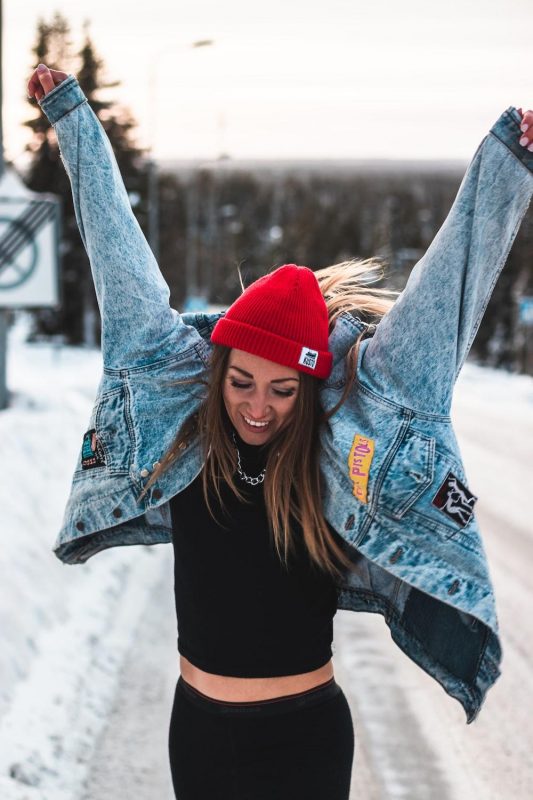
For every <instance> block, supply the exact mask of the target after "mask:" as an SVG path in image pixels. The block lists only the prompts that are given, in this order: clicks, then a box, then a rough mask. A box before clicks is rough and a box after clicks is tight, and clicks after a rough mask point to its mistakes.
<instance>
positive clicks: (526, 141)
mask: <svg viewBox="0 0 533 800" xmlns="http://www.w3.org/2000/svg"><path fill="white" fill-rule="evenodd" d="M519 111H520V112H521V113H522V109H519ZM520 131H521V134H520V144H521V145H522V146H523V147H527V148H528V149H529V148H530V147H531V148H533V111H532V110H531V109H528V111H526V112H525V113H524V114H522V122H521V124H520Z"/></svg>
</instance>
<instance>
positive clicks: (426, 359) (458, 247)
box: [360, 106, 533, 416]
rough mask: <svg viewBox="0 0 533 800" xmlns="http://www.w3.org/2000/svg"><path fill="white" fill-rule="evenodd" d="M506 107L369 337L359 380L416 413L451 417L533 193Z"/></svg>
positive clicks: (516, 124)
mask: <svg viewBox="0 0 533 800" xmlns="http://www.w3.org/2000/svg"><path fill="white" fill-rule="evenodd" d="M520 122H521V116H520V114H519V112H518V111H517V110H516V109H515V108H514V107H513V106H510V107H509V108H508V109H507V110H506V111H504V112H503V113H502V114H501V116H500V117H499V118H498V120H497V121H496V122H495V124H494V125H493V126H492V128H491V129H490V131H489V133H488V134H487V135H486V136H485V137H484V139H483V140H482V142H481V144H480V145H479V146H478V149H477V150H476V152H475V154H474V156H473V158H472V160H471V162H470V164H469V166H468V169H467V171H466V173H465V175H464V177H463V180H462V182H461V184H460V187H459V190H458V193H457V195H456V197H455V200H454V202H453V205H452V208H451V210H450V212H449V214H448V216H447V218H446V220H445V221H444V223H443V225H442V226H441V228H440V230H439V231H438V232H437V234H436V236H435V239H434V240H433V242H432V243H431V245H430V247H429V249H428V250H427V252H426V253H425V254H424V256H423V257H422V258H421V259H420V261H418V263H417V264H416V265H415V267H414V268H413V270H412V271H411V274H410V276H409V280H408V282H407V285H406V287H405V289H404V290H403V292H402V293H401V294H400V296H399V297H398V299H397V300H396V302H395V304H394V306H393V307H392V309H391V310H390V311H389V313H388V314H386V315H385V316H384V317H383V318H382V320H381V321H380V322H379V324H378V326H377V329H376V331H375V334H374V336H373V337H372V338H371V339H368V340H366V341H365V342H363V348H364V349H363V351H362V353H361V365H362V369H361V374H360V377H361V380H362V382H363V383H367V384H368V385H369V386H370V387H371V388H373V389H374V391H375V392H376V393H377V394H379V395H382V396H384V397H387V398H388V399H390V400H393V401H396V402H398V403H400V404H401V405H404V406H407V407H409V408H411V409H413V410H414V411H421V412H429V413H434V414H442V415H443V416H446V415H448V414H449V411H450V407H451V401H452V394H453V387H454V384H455V381H456V379H457V376H458V374H459V371H460V369H461V367H462V365H463V362H464V360H465V358H466V356H467V354H468V352H469V350H470V347H471V345H472V342H473V339H474V337H475V335H476V332H477V330H478V327H479V324H480V322H481V319H482V316H483V314H484V312H485V309H486V306H487V303H488V301H489V298H490V296H491V294H492V291H493V289H494V285H495V283H496V280H497V279H498V276H499V274H500V272H501V270H502V268H503V266H504V264H505V262H506V259H507V256H508V254H509V250H510V248H511V245H512V243H513V241H514V239H515V237H516V234H517V232H518V229H519V227H520V223H521V221H522V218H523V217H524V215H525V213H526V211H527V209H528V206H529V203H530V200H531V194H532V192H533V175H532V170H533V153H530V152H529V151H528V150H527V148H525V147H522V146H521V145H520V144H519V139H520V137H521V136H522V133H521V131H520Z"/></svg>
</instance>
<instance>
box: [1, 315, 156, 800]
mask: <svg viewBox="0 0 533 800" xmlns="http://www.w3.org/2000/svg"><path fill="white" fill-rule="evenodd" d="M26 330H27V319H26V318H25V317H24V315H20V317H19V318H18V319H17V321H16V323H15V325H14V326H13V327H12V328H11V329H10V332H9V350H8V373H7V381H8V387H9V389H10V391H11V392H12V393H13V394H12V396H11V400H10V407H9V408H7V409H5V410H4V411H2V412H0V459H1V463H2V466H3V468H4V480H3V481H2V485H1V488H0V508H1V528H0V585H1V586H2V592H1V595H0V632H1V634H0V635H1V650H0V796H1V797H2V799H3V800H37V799H38V800H72V798H75V797H77V796H78V795H79V790H80V786H81V785H82V783H83V780H84V777H85V771H86V768H87V764H88V762H89V761H90V756H91V751H92V748H93V746H94V742H95V740H96V739H97V738H98V735H99V733H100V731H101V729H102V728H103V726H104V725H105V722H106V719H107V716H108V709H109V706H110V704H111V701H112V698H113V695H114V693H115V690H116V679H117V675H118V673H119V670H120V667H121V664H122V660H123V658H124V656H125V655H126V654H127V652H128V650H129V649H130V648H131V645H132V642H131V637H132V636H133V632H134V630H135V626H136V623H137V620H138V618H139V616H140V614H141V613H142V610H143V608H144V607H145V605H146V603H147V601H148V598H149V595H150V593H151V592H152V590H153V587H154V586H156V584H157V581H158V578H159V576H160V573H161V569H162V564H163V560H162V556H164V554H163V553H161V552H156V551H157V550H159V549H160V548H155V547H154V548H144V547H142V548H141V547H135V548H115V549H114V550H110V551H105V552H103V553H100V554H98V560H97V562H96V560H95V563H94V564H93V563H90V562H88V563H87V564H84V565H78V566H75V567H72V566H70V565H65V564H62V563H61V562H60V561H59V560H58V559H57V558H56V556H55V555H54V553H53V552H52V549H51V548H52V545H53V542H54V540H55V536H56V534H57V531H58V530H59V527H60V523H61V518H62V514H63V508H64V504H65V502H66V499H67V495H68V490H69V487H70V480H71V476H72V472H73V468H74V464H75V461H76V458H77V456H78V453H79V448H80V444H81V436H82V434H83V425H84V423H85V422H86V420H88V418H89V414H90V412H91V408H92V403H93V399H94V396H95V393H96V388H97V384H98V380H99V377H100V372H101V356H100V352H99V351H96V350H86V349H84V348H73V347H68V348H67V347H65V348H62V349H61V350H58V349H57V348H56V347H55V346H54V345H49V344H32V345H29V344H26V343H25V341H24V339H25V335H26Z"/></svg>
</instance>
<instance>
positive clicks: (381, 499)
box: [28, 67, 533, 800]
mask: <svg viewBox="0 0 533 800" xmlns="http://www.w3.org/2000/svg"><path fill="white" fill-rule="evenodd" d="M28 89H29V93H30V95H31V96H35V97H36V98H37V100H38V101H39V103H40V104H41V106H42V108H43V110H44V111H45V112H46V114H47V116H48V117H49V119H50V121H51V123H52V124H53V125H54V128H55V130H56V133H57V136H58V140H59V143H60V147H61V151H62V158H63V161H64V164H65V168H66V169H67V172H68V174H69V177H70V179H71V182H72V186H73V197H74V204H75V210H76V215H77V219H78V224H79V227H80V234H81V235H82V238H83V241H84V244H85V246H86V248H87V252H88V254H89V257H90V261H91V267H92V270H93V276H94V279H95V287H96V291H97V295H98V299H99V303H100V309H101V313H102V323H103V334H102V352H103V359H104V375H103V378H102V383H101V386H100V388H99V394H98V398H97V402H96V404H95V408H94V410H93V414H92V415H91V421H90V423H89V430H88V431H87V433H86V434H85V436H84V439H83V445H82V449H81V452H80V459H79V462H78V465H77V469H76V471H75V473H74V478H73V488H72V492H71V498H69V503H68V504H67V510H66V513H65V520H64V526H63V528H62V531H61V533H60V535H59V537H58V541H57V543H56V547H55V548H54V549H55V552H56V554H57V555H58V557H60V558H61V559H62V560H64V561H65V562H66V563H83V561H85V560H87V558H89V557H91V556H92V555H93V554H94V553H96V552H98V551H99V550H101V549H103V548H105V547H110V546H116V545H118V544H132V543H137V542H144V543H155V542H157V541H172V542H173V545H174V549H175V554H176V558H175V570H176V581H175V592H176V609H177V615H178V631H179V639H178V649H179V651H180V671H181V675H180V677H179V679H178V683H177V687H176V694H175V698H174V706H173V709H172V715H171V723H170V732H169V754H170V762H171V769H172V777H173V781H174V787H175V791H176V794H177V796H179V797H180V798H182V800H183V798H185V800H186V798H188V797H191V798H192V797H211V796H213V797H220V798H222V797H233V798H238V797H247V798H262V797H265V798H266V797H280V798H282V797H289V796H291V797H294V796H296V797H299V796H301V797H306V798H313V797H316V798H324V797H327V798H332V799H333V800H334V799H335V798H347V797H348V795H349V784H350V773H351V766H352V759H353V747H354V737H353V726H352V721H351V717H350V713H349V708H348V706H347V702H346V698H345V696H344V694H343V692H342V690H341V688H340V687H339V686H338V685H337V684H336V682H335V679H334V676H333V668H332V662H331V649H330V645H331V633H332V628H331V622H332V617H333V615H334V613H335V610H336V608H337V607H342V608H351V609H353V610H367V611H377V612H379V613H382V614H383V615H384V617H385V618H386V622H387V624H388V625H389V627H390V628H391V633H392V635H393V638H394V640H395V641H396V642H397V643H398V644H399V645H400V646H401V647H402V649H403V650H404V651H405V652H406V653H407V654H408V655H410V657H411V658H413V660H415V661H416V662H417V663H419V664H420V665H421V666H422V667H423V668H424V669H425V670H426V671H428V672H429V673H430V674H432V675H433V676H434V677H435V678H436V679H437V680H439V682H440V683H441V684H442V685H443V686H444V687H445V688H446V690H447V691H448V692H449V693H450V694H451V695H452V696H454V697H456V698H457V699H459V700H460V702H461V703H462V704H463V706H464V708H465V710H466V712H467V721H468V722H471V721H472V720H473V719H475V717H476V715H477V713H478V712H479V708H480V707H481V704H482V702H483V698H484V696H485V694H486V691H487V689H488V688H489V686H491V685H492V684H493V683H494V681H495V680H496V678H497V677H498V675H499V669H498V664H499V661H500V658H501V648H500V643H499V639H498V629H497V620H496V615H495V610H494V606H493V602H492V591H491V584H490V579H489V576H488V571H487V568H486V563H485V559H484V553H483V549H482V545H481V542H480V539H479V536H478V532H477V529H476V521H475V516H474V514H473V505H474V502H475V500H476V498H475V495H473V494H472V492H471V491H470V490H469V487H468V482H467V479H466V475H465V473H464V469H463V466H462V462H461V458H460V454H459V452H458V447H457V443H456V441H455V437H454V435H453V431H452V429H451V425H450V419H449V407H450V402H451V394H452V388H453V383H454V381H455V379H456V377H457V374H458V372H459V370H460V368H461V365H462V363H463V362H464V359H465V357H466V355H467V352H468V349H469V347H470V345H471V342H472V339H473V336H474V335H475V332H476V330H477V326H478V325H479V321H480V318H481V316H482V313H483V311H484V308H485V306H486V302H487V300H488V297H489V296H490V291H491V290H492V287H493V285H494V282H495V280H496V277H497V275H498V274H499V271H500V270H501V268H502V267H503V263H504V261H505V257H506V255H507V253H508V250H509V247H510V246H511V244H512V241H513V239H514V237H515V235H516V232H517V230H518V226H519V223H520V221H521V219H522V217H523V215H524V213H525V211H526V209H527V207H528V204H529V201H530V198H531V193H532V191H533V188H532V183H533V179H532V175H531V170H532V168H533V157H532V156H529V154H528V151H525V149H524V143H522V144H520V143H519V135H520V127H519V126H520V123H522V125H527V124H528V123H529V124H531V123H533V112H527V113H526V114H525V115H522V113H521V111H520V112H519V113H518V112H517V111H516V109H513V108H510V109H508V110H507V111H506V112H504V114H502V116H501V117H500V119H499V120H498V121H497V123H496V124H495V126H493V128H492V129H491V131H490V135H489V136H487V137H486V138H485V139H484V141H483V142H482V145H480V147H479V148H478V151H476V154H475V156H474V159H473V161H472V164H471V165H470V167H469V170H468V171H467V174H466V175H465V178H464V179H463V183H462V184H461V187H460V191H459V193H458V197H457V199H456V201H455V203H454V207H453V209H452V212H451V213H450V216H449V218H448V220H447V221H446V223H445V224H444V225H443V226H442V228H441V230H440V231H439V233H438V235H437V237H436V239H435V241H434V243H433V244H432V246H431V247H430V249H429V250H428V253H427V254H426V257H425V258H424V259H422V261H421V262H419V264H418V265H417V267H415V269H414V270H413V273H412V275H411V277H410V279H409V282H408V285H407V287H406V289H405V290H404V292H403V293H402V296H401V298H400V299H399V300H398V301H397V302H396V303H394V305H392V303H391V301H390V300H386V299H385V298H384V297H383V295H382V294H381V296H380V292H379V290H370V289H369V288H368V287H367V286H365V283H366V280H365V276H366V278H367V277H368V274H367V273H368V270H370V269H372V268H373V267H374V266H375V264H374V263H373V262H372V261H369V262H368V263H366V264H365V263H360V264H355V265H354V266H350V265H349V264H343V265H337V266H336V267H333V268H329V269H326V270H322V271H318V272H317V273H313V272H312V271H311V270H309V269H308V268H306V267H298V266H296V265H294V264H286V265H284V266H283V267H280V268H278V269H277V270H275V271H274V272H272V273H271V274H269V275H266V276H264V277H263V278H261V279H259V280H258V281H256V282H255V283H254V284H252V285H251V286H250V287H248V289H247V290H245V291H244V292H243V294H242V295H241V297H240V298H238V300H237V301H235V303H234V304H233V305H232V306H231V308H230V309H229V310H228V311H227V312H226V313H225V314H222V315H219V317H218V319H217V321H216V324H213V323H214V321H213V320H212V319H209V318H208V317H207V316H206V315H192V316H190V315H189V316H188V315H182V316H180V315H178V314H177V312H175V311H174V310H173V309H170V308H169V306H168V287H167V286H166V284H165V283H164V281H163V279H162V276H161V274H160V272H159V270H158V269H157V265H155V263H154V260H153V257H152V254H151V252H150V251H149V248H148V246H147V245H146V242H145V240H144V237H142V234H141V232H140V230H139V228H138V225H137V224H136V221H135V219H134V217H133V214H132V212H131V208H130V207H129V202H128V199H127V195H126V193H125V191H124V187H123V185H122V182H121V180H120V176H119V174H118V169H117V167H116V162H115V160H114V157H113V153H112V151H111V148H110V146H109V141H108V140H107V137H105V135H104V134H103V131H102V127H101V125H100V124H99V123H98V121H97V120H96V118H95V117H94V115H93V114H92V111H91V110H90V108H89V107H88V104H87V102H86V98H85V97H84V95H83V93H82V92H81V89H80V87H79V85H78V84H77V81H76V79H75V78H74V77H73V76H69V75H67V74H66V73H63V72H60V71H55V70H48V69H47V68H46V67H45V68H44V70H42V71H41V72H37V71H36V72H35V73H34V74H33V76H32V78H31V79H30V82H29V85H28ZM522 116H523V119H522ZM532 129H533V126H532ZM531 139H532V136H531V133H530V132H529V134H528V131H526V132H525V141H526V143H527V144H528V146H530V147H531V148H532V149H533V145H530V144H529V143H530V141H531ZM485 187H486V188H485ZM481 233H482V234H483V235H480V234H481ZM443 309H444V310H445V312H446V313H443ZM353 312H357V313H358V314H365V313H370V314H371V315H373V316H374V318H376V319H379V318H380V317H381V316H383V319H382V320H381V321H380V322H379V325H377V326H375V325H372V326H369V325H367V324H366V323H364V322H362V320H361V319H358V318H356V319H354V315H353ZM385 312H387V313H386V314H385ZM435 357H436V358H435ZM172 376H173V378H174V380H172V381H169V380H168V379H169V378H170V377H172ZM156 447H157V448H158V452H157V454H158V456H159V457H158V458H156V459H155V460H153V461H152V459H153V457H154V454H155V452H156V451H155V450H154V448H156ZM150 467H151V469H150ZM150 472H152V474H151V476H150V478H149V480H148V481H147V482H146V484H145V485H142V483H141V482H140V478H141V477H142V478H146V477H147V476H148V475H149V474H150ZM139 506H140V509H139ZM111 515H112V516H113V517H114V519H111ZM121 518H122V521H121V522H118V520H120V519H121ZM193 534H194V535H193ZM467 544H468V546H466V545H467Z"/></svg>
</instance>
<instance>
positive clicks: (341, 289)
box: [139, 257, 398, 576]
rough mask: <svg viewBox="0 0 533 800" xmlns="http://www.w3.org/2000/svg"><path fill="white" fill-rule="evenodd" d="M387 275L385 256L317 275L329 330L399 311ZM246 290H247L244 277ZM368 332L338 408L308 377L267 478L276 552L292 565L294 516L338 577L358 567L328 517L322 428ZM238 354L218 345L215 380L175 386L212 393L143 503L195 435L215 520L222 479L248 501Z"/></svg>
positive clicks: (314, 556) (311, 548)
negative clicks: (349, 317)
mask: <svg viewBox="0 0 533 800" xmlns="http://www.w3.org/2000/svg"><path fill="white" fill-rule="evenodd" d="M384 272H385V265H384V263H383V262H382V260H381V259H380V258H378V257H373V258H367V259H350V260H348V261H342V262H340V263H338V264H334V265H332V266H330V267H324V268H322V269H318V270H316V271H315V275H316V277H317V280H318V283H319V286H320V290H321V292H322V294H323V296H324V299H325V302H326V306H327V309H328V320H329V333H331V331H332V330H333V328H334V327H335V322H336V320H337V318H338V316H339V315H340V314H341V313H342V312H344V311H348V312H351V313H354V314H356V315H357V316H358V317H360V318H361V319H363V320H364V318H365V317H366V318H367V319H368V318H370V320H371V321H372V322H374V324H376V322H378V321H379V319H380V318H381V317H382V316H383V315H384V314H385V313H386V312H387V311H388V310H389V309H390V308H391V307H392V305H393V304H394V299H392V297H393V296H394V297H395V296H397V294H398V292H396V291H394V290H391V289H380V288H376V287H372V286H370V285H369V284H371V283H374V282H375V281H377V280H379V279H380V278H381V277H382V276H383V275H384ZM241 287H242V289H243V291H244V287H243V285H242V280H241ZM364 321H366V320H364ZM364 333H365V331H364V330H363V331H362V332H361V334H360V335H359V336H358V337H357V339H356V341H355V342H354V344H353V345H352V346H351V347H350V349H349V351H348V352H347V354H346V356H345V376H346V380H345V386H344V390H343V392H342V395H341V397H340V399H339V401H338V402H337V403H336V405H335V406H334V407H333V408H331V409H329V411H328V412H327V413H324V412H323V411H322V410H321V407H320V403H319V385H320V384H319V380H318V379H317V378H315V377H313V376H312V375H308V374H307V373H304V372H302V373H301V374H300V388H299V391H298V394H297V397H296V402H295V407H294V411H293V414H292V416H291V424H290V425H287V426H284V427H283V428H282V429H280V430H278V431H276V433H275V434H274V436H273V438H272V439H271V440H269V449H268V456H267V462H266V473H265V480H264V497H265V505H266V508H267V513H268V518H269V520H270V525H271V530H272V533H273V539H274V544H275V547H276V552H277V554H278V557H279V558H280V560H281V562H282V563H283V564H284V565H285V567H287V558H288V554H289V553H290V552H291V551H293V548H294V533H292V532H291V524H290V523H291V518H293V519H295V520H296V522H297V523H298V524H299V525H300V526H301V528H302V531H303V539H304V543H305V545H306V547H307V551H308V554H309V556H310V559H311V563H312V564H314V565H316V566H317V567H319V568H321V569H323V570H325V571H327V572H329V573H330V574H331V575H333V576H339V575H340V574H341V570H340V569H339V568H338V567H337V565H336V564H335V559H336V560H338V561H339V562H340V563H341V564H343V565H344V566H345V567H347V568H350V566H351V562H350V561H349V559H348V558H347V557H346V555H345V554H344V552H343V551H342V550H341V549H340V547H339V546H338V545H337V544H336V542H335V540H334V538H333V536H332V534H331V532H330V530H329V527H328V524H327V522H326V520H325V518H324V515H323V512H322V504H321V502H320V498H321V480H322V476H321V471H320V453H319V428H320V426H321V425H323V424H326V423H327V421H328V420H329V418H330V417H331V416H333V414H335V413H336V412H337V411H338V409H339V408H340V406H341V405H342V403H344V401H345V399H346V397H347V396H348V394H349V392H350V390H351V388H352V386H353V382H354V380H355V377H356V368H357V357H358V352H359V346H360V343H361V340H362V337H363V335H364ZM230 352H231V348H229V347H225V346H223V345H215V344H213V351H212V355H211V361H210V367H209V370H208V375H207V378H200V379H198V378H194V379H189V380H186V381H182V380H177V381H173V382H172V384H173V385H177V384H183V383H199V382H200V383H203V384H205V385H206V386H207V393H206V395H205V399H204V400H203V401H202V403H201V405H200V408H199V410H198V411H197V412H196V413H195V414H193V415H192V416H191V417H189V418H188V419H187V420H185V421H184V423H183V424H182V425H181V426H180V428H179V430H178V431H177V433H176V436H175V438H174V440H173V442H172V444H171V445H170V447H169V448H168V449H167V451H166V452H165V453H164V454H163V456H162V458H161V461H160V463H159V465H158V466H156V468H155V469H154V471H153V472H152V474H151V476H150V479H149V480H148V481H147V483H146V485H145V487H144V489H143V491H142V493H141V495H140V497H139V500H140V499H142V497H143V496H144V494H145V493H146V492H147V491H148V489H149V488H150V486H152V484H153V483H155V482H156V481H157V480H158V478H159V477H160V475H161V474H162V473H163V472H165V470H167V469H168V468H169V467H170V465H171V464H172V463H173V462H174V461H175V460H176V459H177V458H179V456H180V455H181V453H182V451H183V449H184V447H185V444H186V443H188V441H189V440H190V439H191V438H192V437H193V436H199V438H200V443H201V447H202V451H203V458H204V469H203V470H202V481H203V492H204V498H205V501H206V504H207V507H208V509H209V512H210V514H211V516H212V517H213V518H214V514H213V510H212V506H211V502H210V499H209V489H210V488H211V487H213V488H214V490H215V492H216V495H217V498H218V501H219V503H221V504H222V503H223V501H222V497H221V492H220V487H221V481H225V482H226V483H227V484H228V486H229V487H230V489H231V490H232V491H233V492H234V493H235V494H236V495H237V497H239V498H240V499H241V501H244V502H246V499H245V498H244V496H243V494H242V493H241V492H240V491H239V489H238V487H237V485H236V484H235V481H234V477H233V476H234V474H235V470H236V450H235V447H234V446H233V444H232V442H231V438H230V436H229V435H228V433H229V430H228V423H227V419H228V418H227V414H226V412H225V405H224V399H223V384H224V378H225V374H226V370H227V364H228V360H229V354H230ZM172 384H171V385H172Z"/></svg>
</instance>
